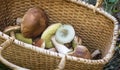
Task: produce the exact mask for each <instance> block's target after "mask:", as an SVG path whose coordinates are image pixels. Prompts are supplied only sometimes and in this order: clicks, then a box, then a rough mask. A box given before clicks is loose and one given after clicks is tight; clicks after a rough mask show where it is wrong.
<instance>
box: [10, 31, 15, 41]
mask: <svg viewBox="0 0 120 70" xmlns="http://www.w3.org/2000/svg"><path fill="white" fill-rule="evenodd" d="M10 36H11V37H12V38H14V39H15V33H14V31H11V32H10Z"/></svg>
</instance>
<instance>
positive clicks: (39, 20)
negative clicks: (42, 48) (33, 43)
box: [21, 7, 48, 38]
mask: <svg viewBox="0 0 120 70" xmlns="http://www.w3.org/2000/svg"><path fill="white" fill-rule="evenodd" d="M47 21H48V19H47V16H46V14H45V12H44V11H43V10H42V9H39V8H36V7H34V8H30V9H29V10H28V11H27V12H26V14H25V15H24V17H23V21H22V23H21V32H22V34H23V36H24V37H27V38H35V37H37V36H38V35H40V34H41V33H42V32H43V31H44V30H45V28H46V27H47Z"/></svg>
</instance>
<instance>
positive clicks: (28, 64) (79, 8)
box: [0, 0, 118, 70]
mask: <svg viewBox="0 0 120 70" xmlns="http://www.w3.org/2000/svg"><path fill="white" fill-rule="evenodd" d="M35 6H38V7H41V8H43V9H44V10H45V12H46V13H47V15H48V16H49V25H50V24H53V23H56V22H62V23H70V24H71V25H73V26H74V28H75V31H76V34H77V35H78V36H80V37H81V38H82V40H83V45H85V46H87V47H88V49H89V50H90V51H91V52H92V51H93V50H94V49H100V51H101V52H102V59H99V60H88V59H83V58H77V57H73V56H68V55H67V56H66V59H65V67H64V64H63V67H64V70H102V68H103V66H104V65H105V64H106V63H107V62H108V61H109V60H110V59H111V58H112V56H113V54H114V48H115V44H116V39H117V36H118V23H117V21H116V19H115V18H114V17H112V16H111V15H109V14H108V13H106V12H104V11H103V10H100V9H99V8H97V9H95V11H96V12H93V9H94V8H95V7H94V6H92V5H89V4H86V3H85V2H81V1H80V0H0V30H1V32H0V44H1V47H2V48H1V49H0V53H1V55H0V56H1V57H0V60H1V62H3V63H4V64H6V65H8V66H10V67H11V68H13V69H15V70H16V69H19V68H20V67H19V66H21V67H23V68H27V69H31V70H54V69H56V68H57V67H59V66H58V65H60V64H59V62H60V61H61V62H62V60H61V58H64V55H63V54H60V53H55V52H50V51H48V50H45V49H41V48H38V47H35V46H33V45H30V44H26V43H23V42H21V41H18V40H16V39H13V38H11V37H9V36H8V35H6V34H4V33H3V32H2V31H3V29H4V28H5V27H7V26H9V25H15V20H16V18H17V17H23V15H24V13H25V12H26V11H27V10H28V9H29V8H31V7H35ZM3 42H4V43H3ZM14 64H15V65H14ZM19 70H22V69H19Z"/></svg>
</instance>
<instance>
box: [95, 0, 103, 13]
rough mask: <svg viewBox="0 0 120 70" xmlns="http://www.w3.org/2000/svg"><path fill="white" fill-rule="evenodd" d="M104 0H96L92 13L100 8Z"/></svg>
mask: <svg viewBox="0 0 120 70" xmlns="http://www.w3.org/2000/svg"><path fill="white" fill-rule="evenodd" d="M103 1H104V0H97V2H96V5H95V8H94V9H93V11H94V12H96V9H97V8H99V7H101V5H102V3H103Z"/></svg>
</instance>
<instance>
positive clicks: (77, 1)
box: [0, 0, 118, 65]
mask: <svg viewBox="0 0 120 70" xmlns="http://www.w3.org/2000/svg"><path fill="white" fill-rule="evenodd" d="M67 1H70V2H73V3H75V4H79V5H82V6H84V7H86V8H89V9H94V8H95V6H93V5H91V4H88V3H85V2H84V1H80V0H67ZM96 12H98V13H100V14H102V15H104V16H106V17H107V18H108V19H110V20H112V22H113V23H114V30H113V38H112V43H111V46H110V50H109V51H108V54H106V55H105V57H103V58H102V59H99V60H90V59H84V58H77V57H74V56H69V55H67V59H68V60H71V61H76V62H81V63H86V64H95V65H96V64H106V63H107V62H108V61H109V60H110V59H111V58H112V56H113V54H114V49H115V44H116V40H117V37H118V21H117V20H116V18H115V17H113V16H112V15H110V14H109V13H107V12H105V11H104V10H102V9H100V8H97V9H96ZM0 37H1V38H3V39H6V40H7V39H10V38H11V37H10V36H8V35H6V34H4V33H3V32H1V31H0ZM13 43H14V44H16V45H19V46H21V47H24V48H26V49H30V50H32V51H35V52H38V53H41V54H45V55H50V56H54V57H59V58H62V57H64V54H61V53H56V52H52V51H49V50H46V49H42V48H38V47H36V46H33V45H30V44H27V43H24V42H22V41H19V40H17V39H15V40H14V42H13Z"/></svg>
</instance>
